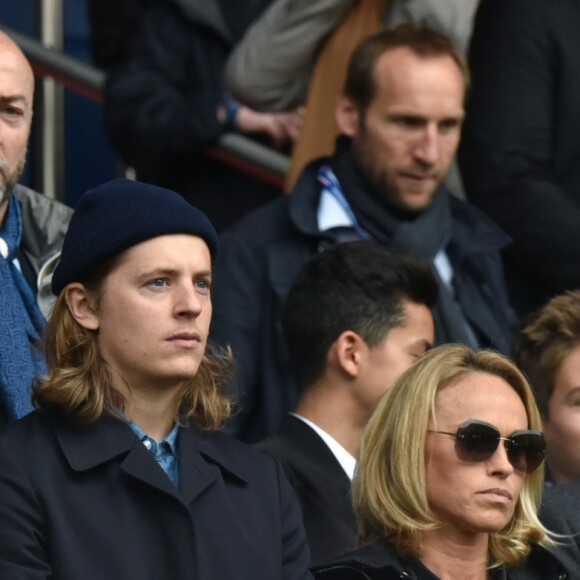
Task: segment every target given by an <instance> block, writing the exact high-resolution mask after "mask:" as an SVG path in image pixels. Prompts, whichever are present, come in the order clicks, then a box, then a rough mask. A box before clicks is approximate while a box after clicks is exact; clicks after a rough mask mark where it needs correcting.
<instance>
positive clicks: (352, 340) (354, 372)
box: [333, 330, 368, 379]
mask: <svg viewBox="0 0 580 580" xmlns="http://www.w3.org/2000/svg"><path fill="white" fill-rule="evenodd" d="M333 346H334V348H335V352H336V361H337V363H338V365H339V366H340V368H341V369H342V371H343V372H345V373H346V374H347V375H349V376H350V377H351V378H353V379H354V378H356V377H357V376H358V374H359V372H360V368H361V361H362V358H363V356H364V351H365V348H368V347H367V345H366V343H365V341H364V340H363V339H362V338H361V337H360V336H359V335H358V334H357V333H356V332H353V331H352V330H345V331H344V332H343V333H342V334H341V335H340V336H339V337H338V338H337V339H336V341H335V343H334V345H333Z"/></svg>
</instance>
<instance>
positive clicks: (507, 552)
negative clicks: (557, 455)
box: [315, 345, 567, 580]
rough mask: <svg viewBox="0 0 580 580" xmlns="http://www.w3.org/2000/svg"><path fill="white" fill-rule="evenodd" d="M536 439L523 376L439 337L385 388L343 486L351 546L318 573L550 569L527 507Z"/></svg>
mask: <svg viewBox="0 0 580 580" xmlns="http://www.w3.org/2000/svg"><path fill="white" fill-rule="evenodd" d="M544 456H545V442H544V437H543V434H542V433H541V420H540V415H539V412H538V409H537V407H536V404H535V402H534V398H533V395H532V392H531V389H530V386H529V384H528V383H527V381H526V379H525V378H524V376H523V375H522V373H521V372H520V371H519V370H518V369H517V368H516V366H515V365H514V364H513V363H512V362H511V361H509V360H508V359H506V358H504V357H503V356H501V355H499V354H496V353H494V352H491V351H480V352H478V353H474V352H473V351H472V350H471V349H469V348H468V347H465V346H460V345H445V346H441V347H438V348H436V349H434V350H432V351H431V352H429V353H427V354H426V355H425V356H424V357H423V358H421V359H420V360H419V361H418V362H417V363H416V364H415V365H414V366H413V367H411V369H409V370H408V371H407V372H406V373H404V374H403V375H402V376H401V378H400V379H399V380H398V381H397V382H396V383H395V385H394V386H393V388H392V389H391V390H390V391H389V392H388V393H387V394H386V395H385V397H384V398H383V399H382V401H381V403H380V404H379V406H378V408H377V410H376V411H375V413H374V414H373V416H372V418H371V420H370V422H369V424H368V426H367V428H366V430H365V433H364V435H363V441H362V446H361V452H360V460H359V464H358V473H357V476H356V478H355V482H354V488H353V498H354V506H355V512H356V514H357V518H358V522H359V531H360V541H361V547H360V548H359V549H358V550H357V551H355V552H354V553H351V554H349V555H347V556H345V557H343V558H342V559H341V560H340V561H339V562H336V563H334V564H332V565H328V566H324V567H322V568H320V569H318V570H317V571H316V574H315V575H316V577H317V578H319V579H320V580H330V579H332V580H339V579H340V580H342V579H358V578H360V579H363V578H368V579H381V580H390V579H391V578H392V579H399V578H409V579H417V580H423V579H428V580H436V579H441V580H456V579H457V580H458V579H461V580H466V579H469V580H489V579H493V580H507V579H509V580H516V579H518V580H519V579H537V580H552V579H554V580H555V579H561V578H566V577H567V576H566V573H565V571H564V570H561V569H560V567H559V565H558V564H557V563H556V562H555V560H553V559H552V557H551V556H550V555H549V554H548V553H547V551H546V550H545V548H546V547H549V546H550V545H552V543H553V542H552V540H551V539H550V537H549V535H548V533H547V531H546V530H545V529H544V527H543V526H542V524H541V523H540V522H539V520H538V517H537V509H538V505H539V502H540V496H541V490H542V483H543V466H542V464H543V461H544Z"/></svg>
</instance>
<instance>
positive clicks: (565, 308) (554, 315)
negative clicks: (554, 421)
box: [512, 290, 580, 419]
mask: <svg viewBox="0 0 580 580" xmlns="http://www.w3.org/2000/svg"><path fill="white" fill-rule="evenodd" d="M577 346H580V290H575V291H570V292H566V293H565V294H562V295H561V296H556V297H555V298H552V299H551V300H550V301H549V302H548V303H547V304H546V305H545V306H544V307H543V308H541V309H540V310H538V311H537V312H535V313H534V314H532V316H531V317H530V318H529V319H528V321H527V323H526V325H525V327H524V328H523V329H522V330H521V332H519V333H518V335H517V336H516V338H515V339H514V344H513V347H512V358H513V359H514V361H515V362H516V363H517V364H518V366H519V367H520V368H521V369H522V371H523V372H524V373H525V374H526V375H527V376H528V379H529V381H530V383H531V385H532V388H533V389H534V392H535V395H536V399H537V401H538V407H539V408H540V412H541V413H542V416H543V417H544V419H548V418H549V413H548V408H549V403H550V398H551V396H552V392H553V391H554V382H555V380H556V375H557V373H558V371H559V370H560V367H561V366H562V363H563V362H564V359H565V358H566V357H567V356H568V355H569V354H570V352H571V351H572V350H573V349H574V348H575V347H577Z"/></svg>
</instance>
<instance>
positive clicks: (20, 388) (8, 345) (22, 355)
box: [0, 195, 46, 421]
mask: <svg viewBox="0 0 580 580" xmlns="http://www.w3.org/2000/svg"><path fill="white" fill-rule="evenodd" d="M0 238H2V240H3V241H4V242H5V243H6V245H5V244H3V243H1V244H0V245H1V246H2V247H3V249H4V252H0V408H1V409H3V414H4V415H5V417H4V418H5V419H8V421H11V420H13V419H18V418H19V417H22V416H24V415H26V414H27V413H29V412H30V411H32V409H33V406H32V402H31V400H30V397H31V393H32V385H33V381H34V379H36V378H38V377H39V376H40V375H43V374H45V373H46V366H45V364H44V361H43V358H42V355H41V353H40V351H39V349H38V346H37V345H38V342H39V340H40V336H41V334H42V331H43V329H44V326H45V321H44V317H43V316H42V313H41V312H40V309H39V308H38V306H37V304H36V297H35V295H34V292H33V291H32V289H31V288H30V286H29V285H28V283H27V282H26V280H25V278H24V276H23V275H22V273H21V272H20V270H19V269H18V268H17V266H16V265H15V264H14V262H13V260H14V258H15V257H16V256H17V253H18V247H19V246H20V240H21V238H22V212H21V210H20V206H19V204H18V202H17V201H16V198H15V197H14V196H13V195H12V196H11V197H10V200H9V202H8V212H7V213H6V219H5V222H4V225H3V226H2V228H1V229H0ZM6 246H7V247H8V255H7V256H4V255H3V253H5V250H6ZM0 249H2V248H0Z"/></svg>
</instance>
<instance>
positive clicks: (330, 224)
mask: <svg viewBox="0 0 580 580" xmlns="http://www.w3.org/2000/svg"><path fill="white" fill-rule="evenodd" d="M316 215H317V220H318V229H319V230H320V231H321V232H325V231H327V230H329V229H331V228H341V227H346V228H348V227H351V226H352V220H351V219H350V217H349V216H348V214H347V213H346V211H345V210H344V208H343V207H342V206H341V205H340V203H338V201H337V199H336V198H335V197H334V195H332V194H331V193H329V192H328V191H327V190H326V189H322V191H321V193H320V202H319V204H318V213H317V214H316Z"/></svg>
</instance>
